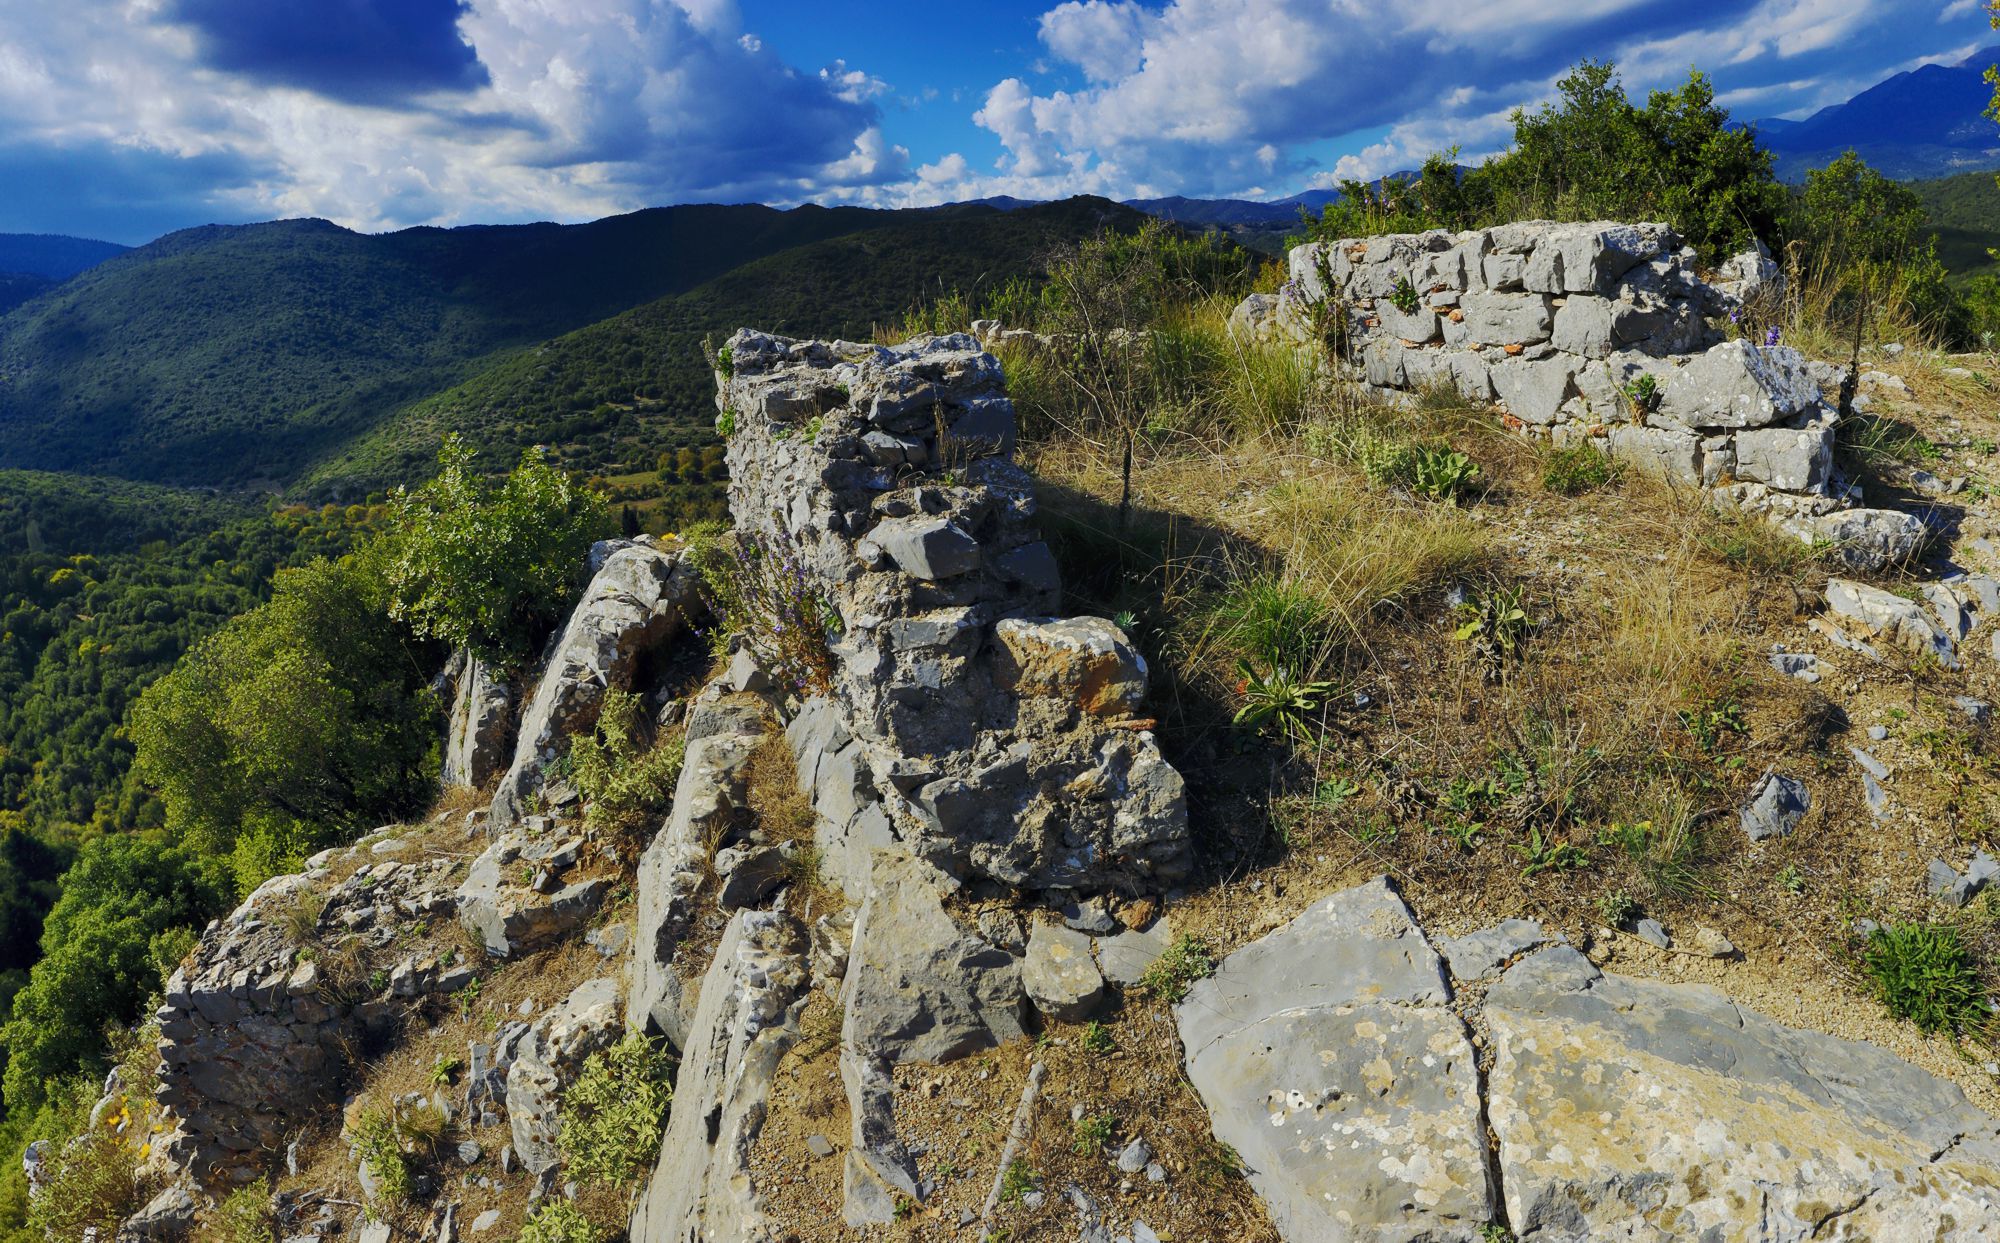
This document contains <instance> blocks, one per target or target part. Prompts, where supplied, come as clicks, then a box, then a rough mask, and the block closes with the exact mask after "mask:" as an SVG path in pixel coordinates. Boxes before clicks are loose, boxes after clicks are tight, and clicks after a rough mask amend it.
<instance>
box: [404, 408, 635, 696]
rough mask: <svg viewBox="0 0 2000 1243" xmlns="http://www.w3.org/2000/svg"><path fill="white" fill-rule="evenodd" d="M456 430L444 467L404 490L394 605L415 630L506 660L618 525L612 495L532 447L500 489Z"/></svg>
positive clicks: (525, 648)
mask: <svg viewBox="0 0 2000 1243" xmlns="http://www.w3.org/2000/svg"><path fill="white" fill-rule="evenodd" d="M472 453H473V451H472V447H471V446H470V445H469V444H467V443H466V442H465V441H464V440H463V439H462V438H460V437H458V436H456V435H453V436H447V437H446V438H445V442H444V447H443V448H441V449H440V450H438V474H437V477H436V478H434V479H432V480H431V481H430V482H429V483H427V484H425V485H424V486H423V487H421V488H417V489H416V490H414V491H409V492H399V493H397V495H396V499H395V505H394V507H393V510H392V513H391V517H390V530H389V536H388V542H387V555H388V565H387V567H386V578H387V581H388V585H389V589H390V598H389V613H390V615H391V616H392V617H395V618H397V619H398V620H400V621H403V622H406V623H407V624H408V625H409V626H410V628H411V629H412V630H414V631H416V633H418V634H420V635H423V636H425V637H428V638H434V639H441V640H443V641H444V642H446V643H449V644H451V645H453V646H454V647H464V648H469V649H471V650H472V651H473V652H475V653H477V654H479V655H481V656H483V657H486V658H488V659H491V660H495V661H498V662H500V663H502V664H512V663H516V662H519V661H521V660H524V659H526V658H527V656H528V655H529V654H530V652H531V651H532V650H533V647H534V644H535V643H536V641H537V640H538V639H539V638H540V636H541V633H542V632H543V631H544V630H546V629H547V627H548V626H549V625H550V624H551V623H553V622H554V621H555V620H556V619H557V617H559V616H560V614H561V612H562V611H563V610H564V609H566V608H567V607H568V605H569V602H570V600H571V598H572V596H573V594H574V587H575V584H576V581H577V579H578V578H579V577H580V575H581V574H582V572H583V557H584V553H585V552H586V551H588V550H589V548H590V545H591V543H592V542H593V541H594V540H597V539H599V538H600V537H602V536H605V535H608V534H610V533H611V530H612V525H611V514H610V510H609V508H608V507H607V506H606V503H605V499H604V497H602V496H600V495H599V494H598V493H596V492H593V491H591V490H590V489H589V488H586V487H583V486H582V485H580V484H578V483H577V482H576V481H575V480H573V479H572V478H571V477H570V476H568V475H566V474H564V473H563V472H562V471H559V470H557V469H556V468H555V467H553V466H551V465H549V464H548V463H547V462H546V461H544V460H543V459H542V457H541V456H540V454H539V453H538V452H537V451H536V450H533V449H530V450H528V451H527V452H526V453H524V454H523V455H522V457H521V464H520V465H519V466H516V467H515V468H514V470H513V471H512V472H511V473H509V474H508V476H507V477H506V478H505V479H504V480H502V481H501V482H500V484H499V485H498V486H497V487H495V486H493V485H491V484H489V483H487V482H485V481H484V480H482V479H480V478H479V477H478V476H477V475H476V474H475V473H474V472H473V468H472Z"/></svg>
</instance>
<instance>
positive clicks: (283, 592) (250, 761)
mask: <svg viewBox="0 0 2000 1243" xmlns="http://www.w3.org/2000/svg"><path fill="white" fill-rule="evenodd" d="M422 673H423V666H422V664H421V662H419V661H418V660H417V658H416V655H415V653H413V652H411V651H410V650H409V648H408V646H407V644H406V642H405V640H404V638H403V636H402V635H401V634H400V633H399V632H398V629H397V627H396V626H395V625H394V624H392V623H391V622H390V621H389V618H388V616H387V614H386V612H385V611H384V609H383V606H382V594H381V589H380V586H379V580H378V576H377V574H375V573H374V572H373V571H371V570H369V569H366V568H364V567H363V566H362V565H360V564H359V563H357V562H355V561H352V560H343V561H341V562H331V561H327V560H325V559H323V558H322V559H320V560H316V561H314V562H312V563H310V564H308V565H306V566H304V567H302V568H300V569H296V570H285V571H281V572H280V573H279V575H278V578H277V586H276V588H275V590H274V593H273V596H272V599H271V601H270V603H268V604H265V605H262V606H260V607H258V608H255V609H252V610H251V611H250V612H248V613H245V614H243V615H241V616H239V617H236V618H234V619H232V620H231V621H230V622H229V624H228V625H226V626H224V627H223V628H222V629H221V630H220V631H218V632H217V633H215V634H214V635H211V636H210V637H209V638H208V639H206V640H205V641H203V642H202V644H201V645H200V646H198V647H196V648H195V649H194V650H193V651H191V652H189V653H188V654H187V655H186V656H184V657H183V658H182V659H181V661H180V663H179V664H177V665H176V666H174V669H173V671H172V672H171V673H169V674H167V676H165V677H163V678H161V679H160V680H159V681H157V682H155V683H154V684H153V685H152V686H150V687H148V688H147V689H146V692H145V694H143V695H141V696H140V698H139V701H138V703H136V704H134V705H133V708H132V713H131V718H130V724H129V726H128V730H129V732H130V734H131V737H132V741H133V746H134V749H135V755H134V766H135V768H136V770H137V771H138V773H139V774H140V776H141V777H142V778H143V779H144V780H146V781H147V782H148V783H149V784H151V785H152V786H154V787H155V788H157V789H158V790H159V792H160V797H161V801H162V802H163V803H164V804H165V806H166V821H167V827H168V829H169V830H170V831H171V832H173V833H174V834H175V835H176V836H178V837H181V838H183V839H186V840H188V841H190V842H192V843H193V844H195V845H196V846H197V847H198V848H199V849H201V850H203V851H205V852H212V853H227V852H230V851H232V850H234V849H235V848H236V847H237V846H238V845H239V844H241V845H242V847H243V857H242V858H241V859H239V860H238V864H239V867H238V873H239V880H240V881H241V882H242V884H243V885H245V886H254V885H255V884H256V883H257V882H259V881H261V880H262V879H264V878H265V877H267V876H270V875H272V874H274V873H275V872H277V871H282V870H286V869H287V868H288V867H289V866H290V865H292V864H295V863H296V862H297V861H298V860H299V859H300V858H302V857H303V855H304V853H306V852H309V851H310V850H312V849H315V848H317V847H318V846H320V845H323V844H324V843H325V842H326V841H327V840H329V839H330V838H331V837H333V836H335V835H337V834H340V833H342V832H345V831H352V830H354V829H358V828H365V827H371V826H373V825H376V824H380V823H382V822H383V821H384V820H385V819H390V818H393V817H394V816H396V815H399V814H402V813H404V812H407V811H411V810H414V809H415V808H416V807H418V806H419V805H420V804H421V803H422V801H423V799H424V798H425V797H426V796H427V794H428V793H429V791H430V789H431V779H432V777H433V776H434V772H435V769H434V764H435V758H434V754H433V752H434V750H435V739H434V737H433V734H434V732H435V731H434V729H433V719H432V705H431V704H430V702H429V697H428V695H427V694H426V693H425V691H424V684H423V677H422Z"/></svg>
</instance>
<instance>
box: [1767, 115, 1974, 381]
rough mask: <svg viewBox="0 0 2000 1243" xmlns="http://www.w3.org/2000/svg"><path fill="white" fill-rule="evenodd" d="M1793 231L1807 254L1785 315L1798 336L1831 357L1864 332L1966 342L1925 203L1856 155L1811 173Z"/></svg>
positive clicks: (1789, 222) (1796, 201) (1798, 199)
mask: <svg viewBox="0 0 2000 1243" xmlns="http://www.w3.org/2000/svg"><path fill="white" fill-rule="evenodd" d="M1784 227H1785V233H1786V235H1787V236H1788V237H1789V238H1790V239H1791V241H1792V242H1793V243H1794V244H1795V246H1796V247H1797V248H1798V251H1799V256H1798V257H1797V258H1796V259H1795V260H1794V264H1793V266H1794V268H1795V269H1796V270H1795V271H1794V272H1793V273H1792V279H1791V286H1792V287H1791V289H1790V290H1788V293H1787V300H1788V305H1787V308H1786V312H1785V318H1786V319H1787V321H1788V322H1787V324H1786V328H1787V330H1788V331H1789V332H1790V333H1791V334H1793V335H1794V336H1797V337H1801V338H1804V339H1808V340H1814V341H1815V342H1816V343H1817V344H1820V345H1821V346H1822V347H1823V348H1828V349H1832V348H1839V347H1849V346H1851V344H1852V342H1853V341H1854V339H1855V334H1856V332H1857V331H1860V332H1884V333H1887V334H1889V335H1894V336H1901V335H1904V334H1906V333H1908V334H1915V335H1918V336H1921V337H1928V338H1930V339H1933V340H1938V339H1957V338H1962V337H1964V336H1965V335H1966V334H1967V331H1968V327H1967V320H1966V311H1965V309H1964V308H1963V307H1962V306H1961V305H1960V303H1959V300H1958V297H1957V295H1956V294H1955V293H1954V292H1953V291H1952V289H1951V288H1950V286H1949V285H1948V284H1947V283H1946V272H1945V266H1944V261H1943V260H1941V259H1940V258H1938V253H1937V238H1936V236H1935V235H1933V234H1932V232H1931V229H1930V216H1929V213H1928V212H1927V211H1926V210H1925V207H1924V202H1923V199H1922V198H1921V197H1920V196H1919V195H1918V194H1917V192H1916V191H1914V190H1912V189H1910V188H1909V187H1908V186H1905V185H1903V184H1901V183H1899V182H1895V181H1891V180H1890V179H1889V178H1887V177H1884V176H1882V174H1880V173H1878V172H1876V171H1875V170H1874V169H1872V168H1870V167H1868V165H1867V164H1866V163H1864V162H1863V161H1862V160H1861V159H1860V157H1858V156H1856V155H1855V154H1854V153H1853V152H1852V151H1850V152H1848V153H1847V154H1845V155H1843V156H1841V157H1840V158H1839V159H1837V160H1835V161H1834V162H1833V163H1831V164H1829V165H1827V166H1826V167H1825V168H1818V169H1813V170H1812V171H1810V172H1808V173H1807V174H1806V182H1805V185H1804V186H1803V187H1802V188H1801V189H1800V190H1799V191H1798V193H1797V194H1796V195H1794V196H1793V198H1792V200H1791V203H1790V209H1789V211H1788V212H1787V214H1786V217H1785V220H1784ZM1843 352H1845V350H1844V349H1843Z"/></svg>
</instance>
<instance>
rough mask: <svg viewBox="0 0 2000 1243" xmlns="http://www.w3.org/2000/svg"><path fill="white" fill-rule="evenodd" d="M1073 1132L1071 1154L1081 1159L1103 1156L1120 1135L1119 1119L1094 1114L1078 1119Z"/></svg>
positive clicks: (1107, 1115) (1109, 1115)
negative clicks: (1114, 1138)
mask: <svg viewBox="0 0 2000 1243" xmlns="http://www.w3.org/2000/svg"><path fill="white" fill-rule="evenodd" d="M1071 1131H1072V1135H1071V1138H1070V1151H1071V1152H1074V1153H1075V1154H1076V1155H1077V1156H1079V1157H1096V1156H1102V1155H1103V1153H1104V1149H1105V1147H1106V1146H1107V1145H1109V1144H1110V1143H1111V1141H1112V1139H1113V1137H1115V1136H1116V1135H1117V1134H1118V1119H1117V1118H1116V1117H1114V1116H1113V1115H1111V1114H1093V1115H1091V1116H1089V1117H1087V1118H1079V1119H1077V1121H1076V1123H1075V1125H1074V1126H1073V1127H1072V1128H1071Z"/></svg>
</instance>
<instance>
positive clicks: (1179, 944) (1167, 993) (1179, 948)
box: [1139, 932, 1215, 1002]
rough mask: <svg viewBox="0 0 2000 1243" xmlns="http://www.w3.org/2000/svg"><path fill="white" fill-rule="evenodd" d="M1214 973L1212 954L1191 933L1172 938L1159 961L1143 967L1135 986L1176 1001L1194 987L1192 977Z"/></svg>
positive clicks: (1201, 941)
mask: <svg viewBox="0 0 2000 1243" xmlns="http://www.w3.org/2000/svg"><path fill="white" fill-rule="evenodd" d="M1214 974H1215V956H1214V955H1213V954H1211V953H1210V952H1209V949H1208V943H1207V942H1206V941H1203V940H1202V939H1201V938H1200V937H1197V936H1194V935H1193V934H1191V933H1186V932H1183V933H1182V934H1181V935H1180V936H1178V937H1175V938H1174V943H1173V944H1172V945H1170V946H1168V947H1167V952H1166V953H1164V954H1162V955H1160V958H1159V961H1157V962H1155V963H1154V964H1153V965H1152V966H1150V967H1148V968H1146V970H1145V973H1144V974H1143V975H1141V976H1140V977H1139V986H1140V987H1141V988H1143V989H1145V990H1146V991H1147V992H1149V993H1151V994H1152V995H1153V996H1155V997H1158V998H1160V999H1162V1000H1163V1001H1169V1002H1178V1001H1180V1000H1181V999H1182V998H1184V997H1186V996H1187V994H1188V989H1190V988H1192V987H1194V983H1195V981H1196V980H1205V979H1207V978H1208V977H1209V976H1211V975H1214Z"/></svg>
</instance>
